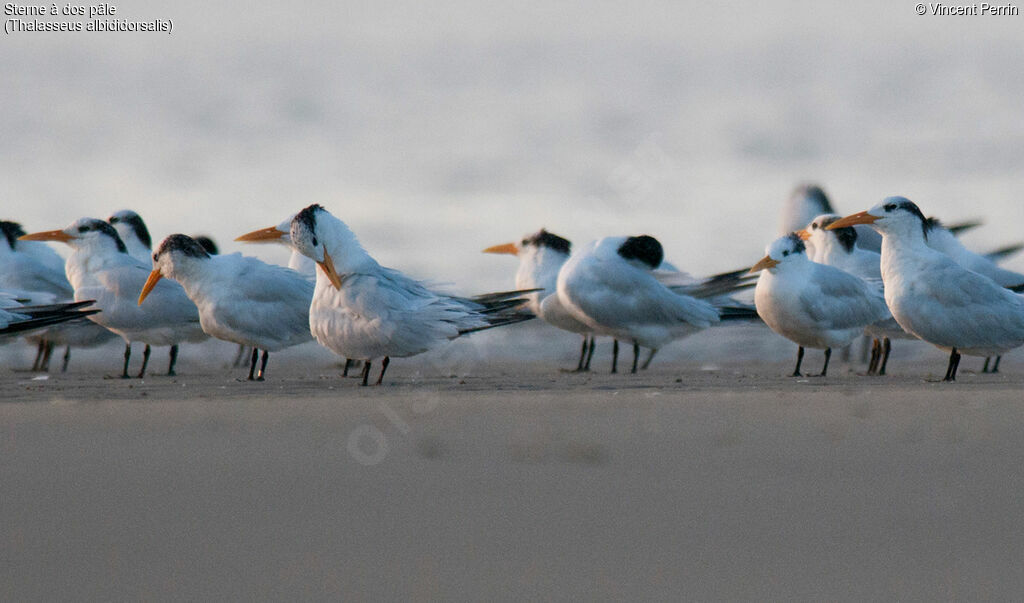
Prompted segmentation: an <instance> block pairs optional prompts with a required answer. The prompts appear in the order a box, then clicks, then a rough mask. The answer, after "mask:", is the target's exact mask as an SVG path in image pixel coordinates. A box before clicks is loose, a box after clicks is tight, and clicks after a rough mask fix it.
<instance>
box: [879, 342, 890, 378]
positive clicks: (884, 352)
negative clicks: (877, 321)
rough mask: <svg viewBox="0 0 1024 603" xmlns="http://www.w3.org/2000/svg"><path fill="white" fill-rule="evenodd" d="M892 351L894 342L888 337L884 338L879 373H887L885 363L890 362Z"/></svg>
mask: <svg viewBox="0 0 1024 603" xmlns="http://www.w3.org/2000/svg"><path fill="white" fill-rule="evenodd" d="M891 351H892V342H891V341H889V338H888V337H886V338H885V339H883V340H882V367H881V368H880V369H879V370H878V374H879V375H884V374H885V365H887V364H889V352H891Z"/></svg>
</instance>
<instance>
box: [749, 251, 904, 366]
mask: <svg viewBox="0 0 1024 603" xmlns="http://www.w3.org/2000/svg"><path fill="white" fill-rule="evenodd" d="M765 253H766V255H765V257H764V258H762V259H761V260H760V261H759V262H758V263H756V264H754V266H753V268H751V272H752V273H754V272H758V271H763V272H762V273H761V276H760V278H758V280H757V287H756V288H755V289H754V304H755V305H756V307H757V313H758V315H759V316H760V317H761V318H762V319H763V320H764V322H765V324H767V325H768V326H769V327H770V328H771V329H772V330H773V331H775V332H776V333H778V334H779V335H782V336H783V337H785V338H786V339H789V340H790V341H792V342H794V343H796V344H797V346H798V349H797V356H796V369H794V370H793V376H794V377H800V376H801V373H800V365H801V363H802V362H803V358H804V348H815V349H824V350H825V364H824V366H823V367H822V369H821V373H820V375H819V376H821V377H824V376H826V375H827V373H828V361H829V359H830V358H831V356H832V348H835V347H844V346H846V345H849V343H850V342H851V341H853V340H854V338H856V337H857V336H858V335H860V334H861V333H863V332H864V329H865V327H867V326H868V325H871V324H874V323H876V322H878V321H880V320H882V319H884V318H886V317H887V316H888V310H886V308H885V300H884V299H883V297H882V292H881V291H879V290H878V289H877V288H876V287H872V286H870V285H869V284H868V283H867V282H865V281H864V280H863V279H861V278H859V277H857V276H854V275H852V274H850V273H848V272H845V271H843V270H840V269H838V268H834V267H832V266H828V265H825V264H819V263H816V262H812V261H811V260H810V259H809V258H808V257H807V253H806V245H804V242H803V240H802V239H801V238H800V236H799V235H797V234H796V233H792V234H790V235H788V236H785V237H781V238H779V239H777V240H775V241H774V242H773V243H771V244H770V245H769V246H768V248H767V249H766V250H765Z"/></svg>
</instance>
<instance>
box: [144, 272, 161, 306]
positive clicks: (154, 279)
mask: <svg viewBox="0 0 1024 603" xmlns="http://www.w3.org/2000/svg"><path fill="white" fill-rule="evenodd" d="M161 278H163V275H162V274H160V271H159V270H154V271H153V272H150V273H149V278H147V279H146V284H145V285H143V286H142V293H139V305H140V306H141V305H142V300H144V299H146V296H147V295H149V292H150V291H152V290H153V287H156V284H157V283H158V282H159V281H160V279H161Z"/></svg>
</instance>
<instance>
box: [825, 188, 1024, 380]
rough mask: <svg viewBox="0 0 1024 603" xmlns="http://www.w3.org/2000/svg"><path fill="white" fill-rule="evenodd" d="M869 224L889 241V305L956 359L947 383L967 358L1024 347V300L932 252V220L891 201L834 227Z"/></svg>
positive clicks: (885, 268)
mask: <svg viewBox="0 0 1024 603" xmlns="http://www.w3.org/2000/svg"><path fill="white" fill-rule="evenodd" d="M855 224H869V225H871V226H872V227H873V228H874V229H875V230H877V231H878V232H879V233H880V234H881V235H882V280H883V281H884V282H885V301H886V303H887V304H888V306H889V309H890V310H891V311H892V315H893V317H894V318H895V319H896V322H898V323H899V324H900V326H901V327H903V328H904V329H905V330H906V331H908V332H910V333H913V334H914V335H916V336H918V337H920V338H921V339H923V340H925V341H927V342H928V343H931V344H932V345H934V346H936V347H938V348H939V349H941V350H944V351H948V352H949V364H948V365H947V367H946V376H945V378H944V379H943V380H944V381H954V380H956V372H957V368H958V367H959V364H960V357H961V356H962V355H964V354H967V355H970V356H998V355H1000V354H1002V353H1004V352H1006V351H1008V350H1011V349H1013V348H1016V347H1018V346H1020V345H1022V344H1024V298H1022V297H1021V296H1020V295H1017V294H1016V293H1014V292H1012V291H1010V290H1008V289H1005V288H1003V287H1000V286H999V285H998V284H997V283H996V282H995V281H993V280H992V279H990V278H988V277H986V276H983V275H981V274H978V273H977V272H973V271H971V270H967V269H966V268H964V267H962V266H961V265H959V264H958V263H957V262H956V261H954V260H953V259H952V258H950V257H949V256H948V255H946V254H944V253H942V252H939V251H936V250H935V249H932V248H931V247H930V246H929V245H928V237H929V230H930V229H929V225H928V220H927V219H926V218H925V217H924V214H923V213H921V210H920V208H918V206H917V205H915V204H914V203H913V202H912V201H910V200H909V199H907V198H905V197H888V198H887V199H885V200H884V201H882V202H881V203H879V204H877V205H875V206H874V207H872V208H871V209H869V210H867V211H862V212H859V213H856V214H853V215H850V216H847V217H845V218H843V219H841V220H838V221H836V222H833V223H832V224H831V225H829V226H828V228H832V229H835V228H842V227H844V226H852V225H855Z"/></svg>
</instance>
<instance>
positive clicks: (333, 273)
mask: <svg viewBox="0 0 1024 603" xmlns="http://www.w3.org/2000/svg"><path fill="white" fill-rule="evenodd" d="M316 264H317V266H320V268H321V269H322V270H323V271H324V274H326V275H327V279H328V280H329V281H331V284H332V285H334V288H335V289H338V290H339V291H340V290H341V277H340V276H338V271H337V270H335V269H334V260H332V259H331V255H330V254H329V253H327V250H326V249H324V261H322V262H317V263H316Z"/></svg>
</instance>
